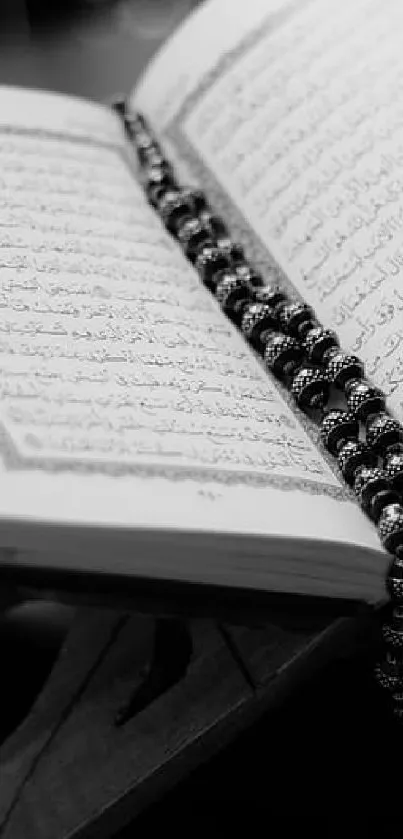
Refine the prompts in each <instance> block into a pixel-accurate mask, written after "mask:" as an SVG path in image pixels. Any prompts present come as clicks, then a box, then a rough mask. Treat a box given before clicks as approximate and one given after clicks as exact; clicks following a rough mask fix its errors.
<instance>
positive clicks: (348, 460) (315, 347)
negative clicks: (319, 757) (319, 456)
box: [116, 105, 403, 722]
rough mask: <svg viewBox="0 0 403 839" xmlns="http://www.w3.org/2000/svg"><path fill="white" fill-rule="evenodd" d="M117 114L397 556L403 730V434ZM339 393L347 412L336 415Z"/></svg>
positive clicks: (396, 693) (154, 145) (167, 208)
mask: <svg viewBox="0 0 403 839" xmlns="http://www.w3.org/2000/svg"><path fill="white" fill-rule="evenodd" d="M116 109H117V110H118V112H119V113H120V115H121V117H122V119H123V121H124V125H125V129H126V133H127V135H128V137H129V139H130V141H131V142H132V144H133V146H134V149H135V151H136V154H137V158H138V162H139V164H140V179H141V182H142V185H143V188H144V190H145V193H146V196H147V198H148V201H149V202H150V204H151V205H152V207H153V208H154V209H155V210H156V211H157V212H158V213H159V215H160V217H161V219H162V221H163V223H164V225H165V227H166V229H167V230H168V232H169V233H170V234H171V235H172V236H173V237H175V239H176V240H177V241H178V242H179V244H180V245H181V247H182V249H183V251H184V254H185V255H186V257H187V259H188V260H189V261H190V262H191V263H192V264H193V266H194V267H195V269H196V271H197V273H198V275H199V277H200V279H201V281H202V282H203V284H204V285H205V286H206V288H207V289H209V291H210V292H211V293H212V294H213V295H214V296H215V298H216V299H217V301H218V302H219V304H220V305H221V308H222V310H223V312H224V314H225V315H226V316H227V317H228V318H229V319H230V320H231V321H232V322H233V323H234V324H235V325H236V326H237V327H238V329H239V330H240V331H241V333H242V334H243V336H244V338H245V339H246V340H247V341H248V342H249V343H250V344H251V346H252V347H253V349H254V350H255V351H256V352H257V353H258V354H259V355H261V356H262V357H263V359H264V363H265V365H266V367H267V369H268V370H269V371H270V372H271V373H272V374H273V375H274V376H275V377H276V378H277V379H278V380H280V381H281V382H282V383H283V384H284V385H285V386H286V387H287V388H288V389H289V391H290V393H291V395H292V397H293V399H294V400H295V402H296V404H297V405H298V407H299V408H300V409H301V410H302V411H304V412H305V413H306V414H308V415H309V416H310V417H311V418H312V419H314V420H315V421H316V422H317V424H318V425H319V430H320V437H321V440H322V442H323V444H324V446H325V448H326V449H327V451H328V452H329V453H330V454H331V455H333V457H334V458H336V459H337V462H338V466H339V469H340V472H341V474H342V476H343V478H344V480H345V481H346V482H347V484H348V485H349V486H351V487H353V489H354V492H355V495H356V497H357V500H358V502H359V504H360V505H361V507H362V509H363V510H364V512H365V513H366V514H367V515H368V516H369V517H370V518H371V520H372V521H373V522H374V524H375V525H376V527H377V529H378V534H379V536H380V540H381V542H382V545H383V546H384V548H385V549H386V551H387V552H388V553H390V554H391V556H392V558H391V562H390V566H389V569H388V572H387V577H386V588H387V591H388V593H389V596H390V601H391V602H390V608H389V617H388V621H387V623H385V624H384V626H383V630H382V635H383V657H382V660H381V661H380V662H379V663H378V664H377V666H376V669H375V675H376V677H377V680H378V683H379V684H380V685H381V687H383V688H386V689H387V690H388V691H389V696H390V699H391V705H392V709H393V713H394V715H395V716H396V718H397V719H398V720H399V721H400V722H403V503H402V493H403V427H402V425H401V424H400V423H399V422H398V421H397V420H396V419H395V418H393V417H392V416H390V414H389V413H388V410H387V408H386V404H385V397H384V395H383V393H382V391H381V390H379V388H376V387H374V386H373V385H372V384H371V383H370V382H368V381H367V380H366V379H365V374H364V365H363V363H362V362H361V360H360V359H359V358H357V356H354V355H350V354H348V353H345V352H343V350H342V349H341V348H340V345H339V341H338V338H337V335H336V334H335V333H334V332H333V331H332V330H330V329H326V328H325V327H323V326H322V325H321V324H320V323H319V321H318V320H317V318H316V316H315V313H314V311H313V310H312V309H311V308H310V307H309V306H308V305H306V304H305V303H301V302H300V301H297V300H293V299H291V298H290V297H289V296H288V295H287V294H286V293H285V291H284V290H283V289H282V288H281V287H280V286H279V285H277V284H273V283H272V284H269V285H268V284H266V283H264V280H263V277H262V276H261V275H260V274H259V273H258V272H257V271H256V270H255V269H254V268H253V266H252V265H251V263H250V262H249V261H248V259H247V258H246V256H245V253H244V251H243V248H242V247H241V246H240V245H239V244H237V243H236V242H234V241H233V240H232V238H231V236H230V234H229V232H228V230H227V228H226V226H225V224H224V223H223V221H222V219H221V218H220V217H219V216H217V215H216V214H215V213H214V212H213V211H212V209H211V207H210V205H209V203H208V201H207V199H206V197H205V195H204V193H203V192H202V191H201V190H198V189H189V188H184V187H182V186H181V185H180V184H179V183H178V181H177V180H176V177H175V172H174V169H173V167H172V165H171V164H170V162H169V161H168V160H167V158H166V157H165V155H164V153H163V150H162V148H161V145H160V144H159V142H158V140H157V138H156V137H155V135H154V134H153V131H152V130H151V129H150V127H149V126H148V123H147V121H146V120H145V118H144V116H142V115H141V114H139V113H129V112H128V111H127V110H126V108H123V107H122V105H117V106H116ZM334 389H336V391H337V392H338V394H339V395H340V396H342V397H344V401H345V409H341V408H335V407H329V400H330V399H331V395H332V392H333V393H334Z"/></svg>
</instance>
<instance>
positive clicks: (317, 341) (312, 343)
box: [303, 326, 339, 364]
mask: <svg viewBox="0 0 403 839" xmlns="http://www.w3.org/2000/svg"><path fill="white" fill-rule="evenodd" d="M338 346H339V342H338V338H337V335H336V334H335V333H334V332H332V330H331V329H325V328H324V327H323V326H312V327H311V328H310V329H309V330H308V332H307V333H306V335H305V337H304V339H303V347H304V350H305V352H306V353H307V356H308V358H309V360H310V361H313V363H314V364H322V362H323V356H324V354H325V352H327V350H330V349H331V347H338Z"/></svg>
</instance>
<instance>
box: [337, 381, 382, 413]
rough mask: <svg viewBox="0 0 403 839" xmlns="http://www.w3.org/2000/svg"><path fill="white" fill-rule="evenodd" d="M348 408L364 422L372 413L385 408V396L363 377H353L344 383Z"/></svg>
mask: <svg viewBox="0 0 403 839" xmlns="http://www.w3.org/2000/svg"><path fill="white" fill-rule="evenodd" d="M346 400H347V406H348V409H349V410H350V411H351V412H352V413H353V414H355V416H356V417H357V418H358V419H359V420H361V422H365V420H366V419H368V417H369V416H371V415H372V414H377V413H379V411H384V410H385V397H384V395H383V393H382V391H381V390H379V388H377V387H373V386H372V385H370V384H369V382H366V381H365V380H363V379H353V380H352V381H350V382H348V383H347V385H346Z"/></svg>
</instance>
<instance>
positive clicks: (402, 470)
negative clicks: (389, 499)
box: [383, 450, 403, 492]
mask: <svg viewBox="0 0 403 839" xmlns="http://www.w3.org/2000/svg"><path fill="white" fill-rule="evenodd" d="M383 468H384V470H385V473H386V475H387V476H388V478H389V480H390V482H391V484H392V486H393V488H394V489H396V490H397V492H403V451H393V450H392V451H389V452H387V454H386V456H385V458H384V462H383Z"/></svg>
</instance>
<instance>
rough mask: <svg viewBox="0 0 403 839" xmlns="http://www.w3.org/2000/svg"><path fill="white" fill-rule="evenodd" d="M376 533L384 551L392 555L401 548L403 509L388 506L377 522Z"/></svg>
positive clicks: (402, 541)
mask: <svg viewBox="0 0 403 839" xmlns="http://www.w3.org/2000/svg"><path fill="white" fill-rule="evenodd" d="M378 533H379V536H380V539H381V542H382V544H383V546H384V548H385V550H387V551H389V553H394V552H395V551H396V550H397V549H398V548H401V547H402V546H403V507H402V505H401V504H388V505H387V506H386V507H385V508H384V509H383V510H382V513H381V515H380V517H379V521H378Z"/></svg>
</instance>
